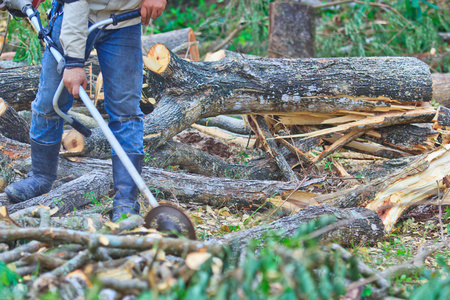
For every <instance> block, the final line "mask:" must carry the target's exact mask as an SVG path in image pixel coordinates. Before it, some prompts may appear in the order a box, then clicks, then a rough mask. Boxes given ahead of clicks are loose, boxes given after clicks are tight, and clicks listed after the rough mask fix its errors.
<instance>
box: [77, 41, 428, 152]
mask: <svg viewBox="0 0 450 300" xmlns="http://www.w3.org/2000/svg"><path fill="white" fill-rule="evenodd" d="M151 52H152V53H153V54H152V55H153V56H154V58H155V59H156V60H158V61H159V62H160V63H161V65H163V66H164V67H163V68H161V69H158V70H155V71H154V72H152V70H149V71H148V72H147V76H148V81H149V87H148V88H146V89H145V90H144V93H145V94H146V95H147V96H148V97H152V98H155V99H157V102H158V104H157V106H156V108H155V110H154V111H153V112H152V113H151V114H149V115H147V116H146V117H145V124H146V126H145V128H146V129H145V135H146V136H147V142H148V144H149V145H150V146H151V147H157V146H159V145H161V144H162V143H163V142H164V141H166V140H167V139H168V138H170V137H172V136H173V135H175V134H176V133H178V132H180V131H182V130H183V129H185V128H187V127H188V126H190V125H191V124H192V123H193V122H196V121H197V120H199V119H201V118H205V117H210V116H216V115H220V114H246V113H263V114H264V113H272V114H276V113H281V112H292V111H307V112H334V111H337V110H346V111H348V110H351V111H357V112H358V111H374V110H375V108H377V107H378V108H382V107H389V106H390V105H392V104H398V103H399V102H402V101H406V102H408V101H409V102H428V101H430V100H431V96H432V89H431V77H430V73H429V70H428V66H427V65H426V64H425V63H423V62H421V61H419V60H417V59H415V58H405V57H395V58H391V57H388V58H386V57H383V58H382V57H375V58H329V59H297V60H284V59H262V58H261V59H253V60H240V61H239V60H227V59H226V58H225V59H222V60H220V61H218V62H212V63H198V62H197V63H191V62H187V61H184V60H182V59H180V58H178V57H177V56H176V55H173V53H171V52H170V51H169V50H168V49H167V48H166V47H164V46H163V45H155V46H154V47H153V48H152V51H151ZM150 83H151V84H150ZM404 121H405V122H411V119H410V120H408V121H407V120H404ZM386 125H387V124H386ZM87 144H89V143H87ZM88 149H89V147H86V152H89V150H88Z"/></svg>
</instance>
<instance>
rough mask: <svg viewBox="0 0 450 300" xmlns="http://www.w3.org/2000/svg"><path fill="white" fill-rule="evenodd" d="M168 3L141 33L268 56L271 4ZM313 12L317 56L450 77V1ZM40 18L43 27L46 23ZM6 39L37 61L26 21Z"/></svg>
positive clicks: (362, 4)
mask: <svg viewBox="0 0 450 300" xmlns="http://www.w3.org/2000/svg"><path fill="white" fill-rule="evenodd" d="M168 2H169V3H168V5H167V8H166V11H165V13H164V14H163V15H162V16H161V17H160V18H158V19H156V20H154V21H153V22H152V24H151V26H149V27H147V28H146V29H145V32H144V34H150V33H160V32H166V31H171V30H175V29H181V28H185V27H191V28H193V29H194V31H196V32H197V33H198V34H199V36H198V40H200V51H201V54H202V55H204V54H206V52H208V51H213V50H217V45H219V44H220V42H221V41H222V40H224V39H226V38H227V37H229V36H233V38H232V39H231V42H230V43H228V44H227V47H228V50H232V51H236V50H238V51H240V52H242V53H250V54H256V55H261V56H264V55H265V54H266V53H267V46H268V42H267V41H268V34H269V32H268V25H269V20H268V14H269V3H270V2H273V0H258V1H254V0H215V1H213V0H199V1H194V0H173V1H168ZM325 3H327V2H325ZM50 6H51V1H46V2H44V3H43V4H42V5H41V6H40V11H41V16H45V12H46V11H47V10H48V9H49V8H50ZM316 12H317V14H316V20H317V21H316V45H315V48H316V57H338V56H416V57H418V58H420V59H422V60H423V61H425V62H426V63H428V64H429V65H430V68H431V70H432V71H434V72H450V54H449V53H450V50H449V45H448V44H447V43H445V42H444V41H443V40H442V38H441V37H440V36H439V34H438V33H439V32H450V2H448V1H446V0H434V1H426V0H398V1H384V2H379V1H375V0H365V1H361V0H357V1H356V2H348V3H342V4H338V5H332V6H330V5H327V6H324V7H321V8H317V9H316ZM41 19H42V20H43V23H44V24H45V23H46V20H45V18H44V17H42V18H41ZM233 31H236V32H237V34H235V35H233ZM9 36H10V40H11V41H12V44H14V45H15V46H16V47H17V53H16V57H15V60H16V61H20V60H27V62H28V63H29V64H36V63H39V62H40V60H41V58H42V47H41V45H40V43H39V40H38V39H37V37H36V35H35V34H34V32H33V30H32V29H31V26H30V25H29V24H28V23H27V22H26V21H25V20H20V19H16V20H13V21H12V22H11V25H10V28H9Z"/></svg>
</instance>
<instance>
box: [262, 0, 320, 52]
mask: <svg viewBox="0 0 450 300" xmlns="http://www.w3.org/2000/svg"><path fill="white" fill-rule="evenodd" d="M315 14H316V11H315V9H314V8H313V7H311V6H308V5H305V4H303V3H299V2H293V1H277V2H272V3H270V5H269V20H270V26H269V50H268V51H269V57H287V58H308V57H314V52H315V51H314V44H315Z"/></svg>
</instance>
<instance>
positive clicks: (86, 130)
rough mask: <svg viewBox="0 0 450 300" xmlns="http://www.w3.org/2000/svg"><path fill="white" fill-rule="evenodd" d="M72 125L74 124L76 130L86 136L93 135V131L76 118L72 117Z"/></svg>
mask: <svg viewBox="0 0 450 300" xmlns="http://www.w3.org/2000/svg"><path fill="white" fill-rule="evenodd" d="M70 126H72V127H73V128H74V129H75V130H76V131H78V132H79V133H81V134H82V135H84V136H85V137H90V136H91V135H92V131H91V130H90V129H89V128H87V127H86V126H84V125H83V124H81V123H80V122H78V121H77V120H76V119H74V118H73V117H72V123H70Z"/></svg>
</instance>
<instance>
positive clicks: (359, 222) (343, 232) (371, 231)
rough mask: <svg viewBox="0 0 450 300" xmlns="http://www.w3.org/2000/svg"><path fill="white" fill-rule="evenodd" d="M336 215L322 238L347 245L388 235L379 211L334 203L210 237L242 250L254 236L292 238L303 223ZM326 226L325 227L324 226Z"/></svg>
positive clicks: (312, 207)
mask: <svg viewBox="0 0 450 300" xmlns="http://www.w3.org/2000/svg"><path fill="white" fill-rule="evenodd" d="M324 216H329V217H334V218H336V221H335V223H334V224H332V225H331V226H330V227H328V228H329V230H328V231H327V230H324V232H323V233H322V234H320V235H319V236H320V238H321V240H322V241H323V242H324V243H327V242H331V241H336V240H337V241H338V242H339V244H343V245H360V244H364V245H365V244H376V243H377V242H378V241H380V240H381V239H383V238H384V234H385V232H384V225H383V223H382V222H381V220H380V218H379V217H378V215H377V214H376V213H375V212H374V211H371V210H368V209H364V208H361V207H357V208H350V209H338V208H334V207H326V206H324V207H320V206H309V207H308V208H306V209H304V210H301V211H299V212H297V213H296V214H294V215H292V216H288V217H283V218H281V219H278V220H277V221H274V222H272V223H269V224H266V225H260V226H255V227H253V228H251V229H248V230H243V231H239V232H236V233H229V234H226V235H224V236H223V237H220V238H212V239H210V240H208V242H211V243H220V244H222V245H231V246H232V247H233V249H234V251H237V250H242V248H244V247H245V246H246V245H247V244H248V242H249V241H250V240H252V239H254V240H258V241H260V242H262V243H263V244H264V241H266V240H267V239H268V238H269V237H270V236H274V235H275V236H277V237H282V238H289V237H291V236H293V235H294V234H295V233H296V232H297V231H298V229H299V228H300V226H302V225H303V224H305V223H308V222H310V221H313V220H317V219H319V218H320V217H324ZM324 229H325V228H324Z"/></svg>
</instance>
